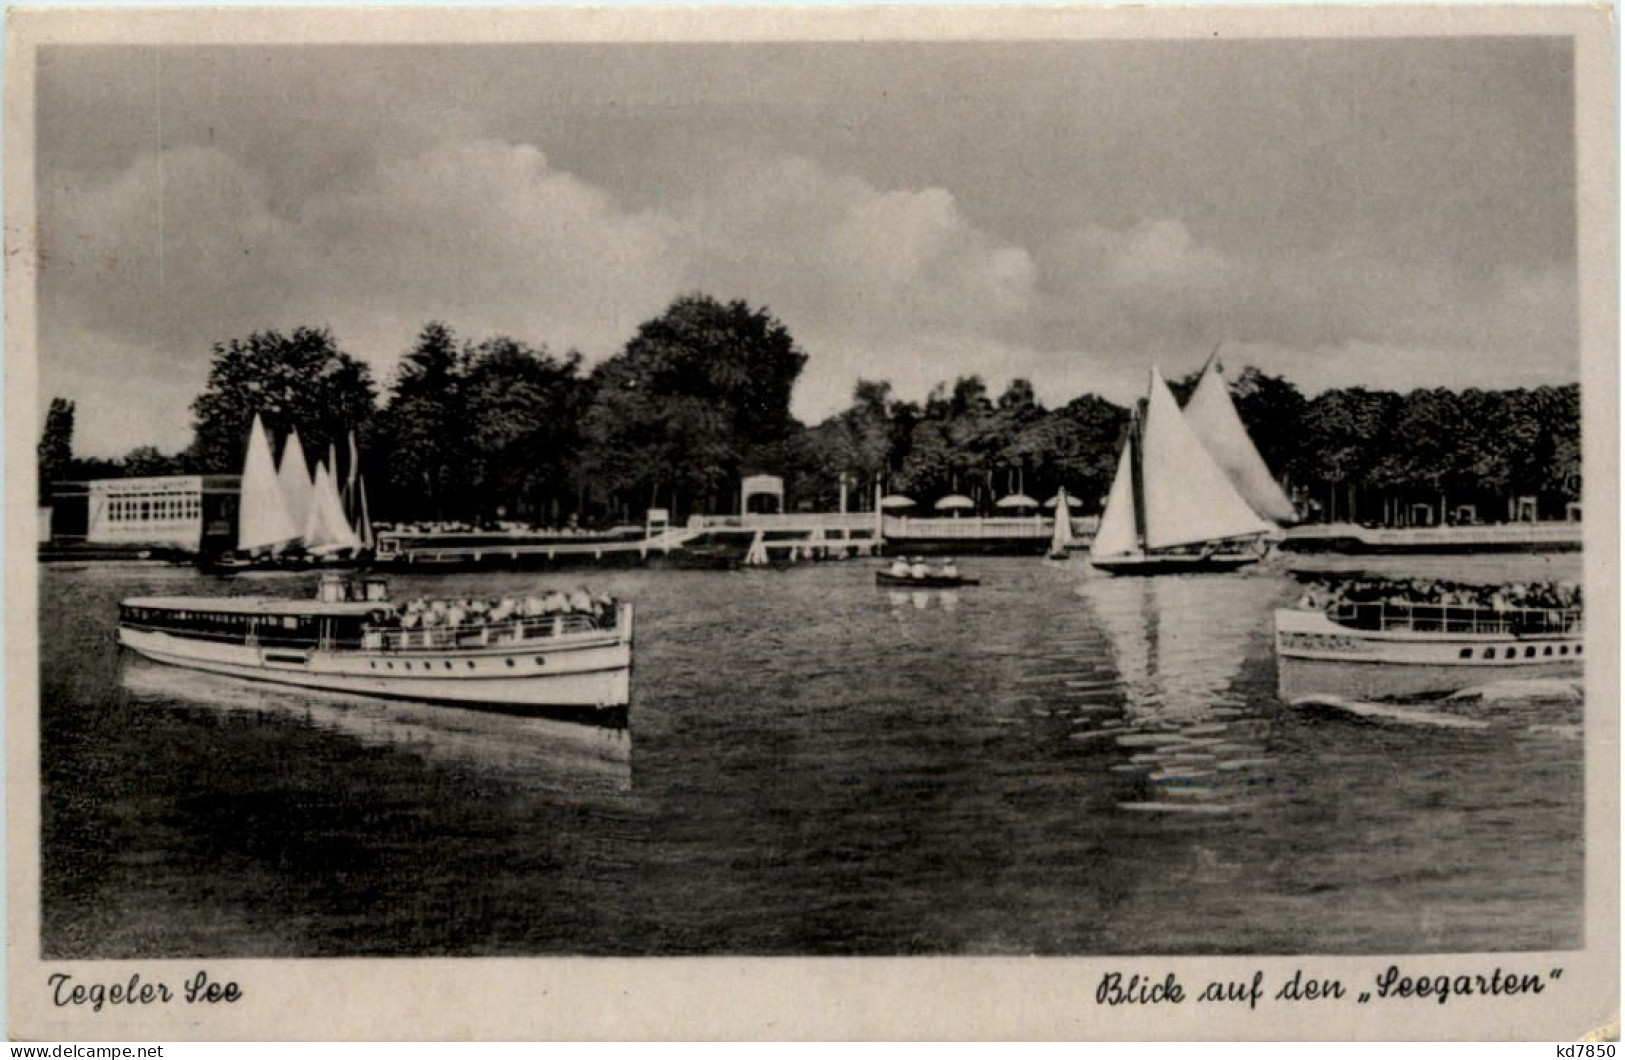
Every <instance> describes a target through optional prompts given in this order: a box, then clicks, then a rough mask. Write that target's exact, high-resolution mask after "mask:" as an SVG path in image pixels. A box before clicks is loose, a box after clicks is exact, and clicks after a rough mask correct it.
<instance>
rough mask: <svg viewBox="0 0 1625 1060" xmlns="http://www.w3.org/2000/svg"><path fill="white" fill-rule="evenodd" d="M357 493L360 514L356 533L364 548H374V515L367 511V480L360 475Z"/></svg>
mask: <svg viewBox="0 0 1625 1060" xmlns="http://www.w3.org/2000/svg"><path fill="white" fill-rule="evenodd" d="M355 495H356V501H357V505H356V506H357V507H358V508H359V509H360V514H359V515H357V517H356V526H355V535H356V537H358V538H359V539H360V540H361V547H362V548H372V547H373V546H374V545H375V544H377V541H376V540H375V539H374V538H373V536H372V516H371V514H369V513H368V511H367V480H366V479H364V478H362V477H361V476H360V475H357V476H356V479H355Z"/></svg>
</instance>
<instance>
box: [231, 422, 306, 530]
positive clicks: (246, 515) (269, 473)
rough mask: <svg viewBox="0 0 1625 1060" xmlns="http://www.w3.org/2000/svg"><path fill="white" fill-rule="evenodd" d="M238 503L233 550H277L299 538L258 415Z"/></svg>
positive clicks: (253, 427) (253, 428) (250, 437)
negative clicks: (234, 548) (235, 548)
mask: <svg viewBox="0 0 1625 1060" xmlns="http://www.w3.org/2000/svg"><path fill="white" fill-rule="evenodd" d="M241 489H242V500H241V503H240V506H239V508H238V513H239V514H238V518H237V551H239V552H244V553H254V552H263V551H267V550H269V551H280V550H281V549H282V548H284V547H286V546H287V545H289V544H290V543H292V542H293V541H295V540H297V539H298V537H299V529H298V527H296V526H295V525H294V522H293V519H292V518H291V517H290V516H289V514H288V504H287V498H286V497H285V496H284V495H283V492H282V484H281V483H280V482H279V481H278V479H277V470H276V465H275V464H274V463H273V462H272V460H271V443H270V440H269V439H268V438H267V437H266V434H265V425H264V424H263V423H261V422H260V418H259V416H258V415H257V414H256V415H255V417H254V425H253V426H252V427H251V428H250V429H249V433H248V454H247V456H245V457H244V459H243V478H242V486H241Z"/></svg>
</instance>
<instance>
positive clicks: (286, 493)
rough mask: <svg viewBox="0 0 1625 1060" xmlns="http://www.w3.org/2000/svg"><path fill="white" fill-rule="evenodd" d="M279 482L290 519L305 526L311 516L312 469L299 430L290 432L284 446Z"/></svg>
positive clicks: (278, 473)
mask: <svg viewBox="0 0 1625 1060" xmlns="http://www.w3.org/2000/svg"><path fill="white" fill-rule="evenodd" d="M276 477H277V482H278V483H280V484H281V486H282V498H283V501H284V503H286V504H287V507H288V518H289V519H290V520H292V522H293V525H294V526H304V525H305V520H306V519H307V518H309V516H310V499H311V483H310V468H309V467H308V466H307V465H306V464H305V447H304V446H303V445H302V444H300V441H299V431H298V430H297V429H295V430H292V431H289V432H288V440H287V441H286V442H285V443H283V446H282V466H281V467H279V468H278V469H277V473H276Z"/></svg>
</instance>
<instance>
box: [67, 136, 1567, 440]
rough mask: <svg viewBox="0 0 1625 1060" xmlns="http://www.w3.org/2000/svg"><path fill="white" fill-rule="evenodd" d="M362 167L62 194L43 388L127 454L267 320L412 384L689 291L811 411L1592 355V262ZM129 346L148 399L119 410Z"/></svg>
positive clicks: (1326, 377)
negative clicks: (1216, 365)
mask: <svg viewBox="0 0 1625 1060" xmlns="http://www.w3.org/2000/svg"><path fill="white" fill-rule="evenodd" d="M335 181H336V182H335V183H333V184H331V185H329V186H327V187H325V188H324V189H323V190H321V191H320V192H318V193H316V194H315V195H314V196H312V197H309V198H306V199H302V200H298V201H294V202H280V201H278V198H277V196H276V195H275V194H274V193H273V191H272V189H271V188H270V187H269V186H268V185H267V183H266V182H264V181H262V180H260V179H259V178H258V177H257V176H256V174H254V173H253V172H250V171H248V170H247V169H245V168H244V166H243V165H241V164H240V163H239V162H238V161H236V160H235V159H234V158H233V157H232V156H231V155H230V154H228V153H226V152H225V151H223V150H220V149H215V148H209V147H188V148H183V149H178V150H173V151H169V152H166V153H165V155H164V157H163V159H162V163H161V164H160V162H159V160H158V159H156V158H155V157H153V156H152V155H150V154H148V155H145V156H142V157H140V158H139V159H137V160H136V161H135V162H134V163H133V164H132V165H131V166H130V167H128V168H127V169H126V170H124V171H123V172H121V173H119V174H117V175H116V176H115V177H113V178H112V179H110V180H104V181H100V182H95V183H84V182H79V181H76V180H75V179H73V178H72V177H71V176H69V177H67V178H65V179H61V180H59V181H57V182H56V183H55V184H53V186H52V187H50V188H47V189H45V203H44V209H43V212H42V219H43V220H44V221H45V223H46V228H45V232H46V239H45V247H46V259H45V264H44V268H43V271H42V290H43V299H42V311H43V331H42V334H43V341H44V344H45V355H46V356H45V359H44V365H45V369H46V378H47V387H46V389H47V391H48V392H47V393H45V394H42V395H41V399H42V401H43V400H44V399H46V398H49V397H50V396H52V395H53V394H55V393H65V395H66V396H69V397H75V396H78V397H81V398H82V399H83V400H84V405H83V406H82V411H81V435H82V437H83V438H84V439H85V440H86V442H87V443H89V442H90V440H91V439H92V438H95V439H97V445H98V446H100V444H101V441H102V440H106V442H107V449H106V450H105V451H122V450H123V449H126V448H128V447H129V446H131V445H135V444H140V443H143V442H152V441H155V440H157V439H159V438H162V439H163V444H166V445H173V444H175V443H176V440H177V439H178V440H182V441H183V440H184V426H183V425H184V423H185V421H186V419H187V416H188V414H187V412H186V405H187V404H188V403H189V401H190V400H191V398H192V396H193V395H194V394H195V393H196V388H197V387H198V386H199V385H201V382H202V379H203V377H204V374H205V372H206V368H207V359H208V350H209V347H210V345H211V344H212V343H214V342H216V341H219V340H223V339H227V338H231V337H237V336H242V335H246V334H247V333H249V332H250V331H253V330H255V329H259V328H265V327H281V328H291V327H293V326H295V325H298V324H313V325H324V326H330V327H332V328H333V329H334V331H335V333H336V335H337V336H338V338H339V340H340V341H341V343H342V344H343V345H344V346H345V347H346V348H348V349H350V350H351V351H352V352H355V353H357V354H358V355H361V356H363V357H364V358H365V359H367V360H368V361H370V362H371V363H372V364H373V365H374V367H375V369H376V370H377V372H378V376H379V381H380V383H381V384H386V383H387V381H388V378H389V375H390V372H391V369H392V366H393V364H394V361H395V359H396V358H397V357H398V355H399V354H400V352H401V351H402V350H404V349H405V348H406V347H407V346H408V345H409V344H410V342H411V341H412V338H413V336H414V334H415V333H416V331H417V330H418V329H419V328H420V327H421V326H422V325H423V323H425V322H426V321H428V320H431V319H441V320H445V321H446V322H448V323H450V324H451V325H452V326H453V327H455V328H456V329H457V330H458V331H459V333H460V334H462V335H464V336H467V337H471V338H480V337H484V336H486V335H490V334H494V333H503V334H511V335H514V336H516V337H519V338H522V339H525V340H527V341H530V342H533V343H545V344H547V345H549V346H550V347H552V348H553V349H555V350H563V349H565V348H568V347H577V348H580V349H582V350H583V351H584V352H585V353H587V354H588V355H589V357H601V356H604V355H607V354H608V353H610V352H612V351H613V350H614V349H616V348H617V347H619V346H620V345H621V344H622V343H623V342H625V341H626V339H627V338H628V337H630V336H631V334H632V333H633V331H634V330H635V328H636V326H637V325H638V324H639V323H640V322H641V321H643V320H645V319H647V318H649V317H651V316H653V315H655V314H656V313H658V312H659V311H660V310H661V309H662V308H663V307H664V306H665V305H666V304H668V303H669V301H670V300H671V299H672V298H673V297H675V296H677V295H678V294H681V293H683V292H685V291H689V290H703V291H706V292H708V293H711V294H713V295H715V296H717V297H720V298H724V299H732V298H743V299H745V300H747V301H749V302H752V303H753V304H756V305H765V306H767V307H769V308H770V309H771V310H772V311H773V312H774V314H775V315H777V316H778V317H779V318H780V319H782V320H783V321H784V322H785V323H786V324H787V325H788V326H789V328H790V330H791V332H792V334H794V335H795V336H796V338H797V340H798V341H799V342H800V343H801V345H802V346H803V348H805V349H806V350H807V351H808V352H809V353H810V354H811V355H812V358H811V361H810V362H809V364H808V367H807V371H806V373H805V375H804V377H803V381H802V383H801V384H800V386H799V387H798V390H797V397H796V411H797V412H798V414H800V415H802V416H803V417H804V418H808V419H817V418H820V417H822V416H824V415H826V414H828V413H829V412H831V411H834V410H835V409H837V408H839V407H841V406H843V405H844V404H845V402H846V400H847V398H848V396H849V395H850V392H851V387H852V384H853V382H854V381H855V379H856V378H858V377H859V376H866V377H871V378H890V379H892V380H893V382H894V383H895V384H896V387H897V389H898V391H899V392H900V393H902V394H904V395H906V396H911V397H918V396H923V394H924V393H925V391H926V390H927V389H928V388H929V387H930V385H931V384H932V383H934V382H936V381H938V380H942V379H951V378H953V377H954V376H956V375H962V374H969V373H972V372H976V373H979V374H981V375H982V376H983V377H984V378H985V379H987V381H988V383H989V385H990V386H991V387H993V388H994V389H997V388H999V387H1001V386H1002V385H1003V384H1004V382H1005V381H1006V380H1008V379H1009V378H1011V377H1012V376H1016V375H1023V376H1027V377H1030V378H1032V379H1033V381H1034V382H1035V384H1036V385H1037V386H1038V388H1039V391H1040V394H1041V396H1043V397H1044V398H1045V399H1046V400H1048V401H1050V402H1052V403H1060V402H1064V401H1066V400H1069V399H1070V398H1071V397H1073V396H1076V395H1077V394H1078V393H1081V392H1083V391H1086V390H1092V391H1095V392H1098V393H1103V394H1106V395H1107V396H1111V397H1114V398H1117V399H1120V400H1121V399H1126V398H1127V397H1129V396H1131V395H1133V394H1134V393H1136V392H1138V390H1139V389H1140V388H1141V387H1142V386H1143V379H1144V372H1145V369H1146V367H1147V366H1148V365H1149V364H1150V363H1152V362H1153V361H1157V362H1159V363H1161V364H1162V365H1163V366H1164V368H1165V369H1166V370H1167V371H1169V372H1170V373H1177V372H1180V371H1183V370H1186V369H1187V368H1190V367H1195V365H1196V364H1198V363H1200V359H1201V357H1203V356H1205V354H1206V352H1207V350H1208V349H1209V348H1211V346H1212V344H1213V343H1215V342H1220V341H1224V342H1225V343H1226V344H1227V348H1228V349H1230V350H1231V351H1232V352H1231V357H1232V359H1245V358H1246V356H1249V355H1256V358H1257V362H1258V363H1259V364H1260V366H1261V367H1265V368H1268V369H1270V370H1272V371H1281V372H1284V373H1285V374H1287V375H1289V376H1290V377H1292V378H1294V379H1295V380H1297V381H1299V382H1300V383H1301V384H1302V385H1304V386H1305V387H1306V389H1310V390H1318V389H1320V388H1322V387H1324V386H1327V385H1339V384H1343V383H1346V382H1354V381H1359V382H1364V383H1366V384H1368V385H1381V386H1404V385H1421V383H1423V382H1426V381H1429V380H1431V381H1432V382H1435V383H1441V382H1454V381H1457V380H1459V379H1461V378H1462V377H1463V373H1462V371H1461V369H1462V366H1463V365H1465V364H1472V363H1474V362H1475V361H1476V362H1477V363H1478V364H1479V366H1480V369H1481V370H1480V371H1479V372H1478V373H1477V375H1476V376H1474V378H1473V380H1472V381H1473V382H1475V383H1478V384H1480V385H1483V384H1485V383H1488V382H1490V381H1492V380H1508V381H1515V380H1523V379H1529V380H1531V381H1548V380H1549V378H1550V375H1551V366H1552V365H1553V364H1554V363H1561V362H1562V359H1563V357H1564V356H1574V355H1573V353H1572V351H1573V349H1574V343H1575V337H1574V331H1575V325H1574V316H1575V309H1574V293H1573V292H1574V278H1573V275H1572V271H1569V272H1565V271H1562V270H1556V271H1548V272H1538V271H1521V272H1513V271H1507V270H1503V271H1501V272H1497V273H1493V274H1489V275H1486V276H1481V277H1477V278H1475V277H1474V275H1473V274H1472V272H1471V268H1470V266H1471V265H1472V264H1473V263H1452V264H1450V265H1441V264H1439V263H1436V262H1435V263H1431V264H1430V263H1425V262H1414V261H1412V262H1403V261H1394V260H1386V259H1383V258H1379V257H1375V256H1373V255H1372V254H1370V253H1366V252H1362V251H1360V250H1356V249H1350V248H1349V247H1347V246H1334V247H1332V248H1329V249H1326V250H1322V251H1319V252H1316V253H1299V254H1297V255H1278V256H1272V257H1269V258H1263V257H1259V256H1255V257H1253V258H1248V257H1247V256H1246V255H1244V254H1243V253H1241V252H1240V251H1238V250H1236V249H1234V248H1225V247H1220V246H1217V245H1215V244H1213V243H1212V242H1210V241H1207V240H1205V239H1203V238H1202V237H1201V236H1200V235H1199V234H1198V233H1197V232H1196V231H1195V230H1193V228H1192V227H1191V226H1190V225H1188V224H1187V223H1186V222H1185V221H1183V220H1182V219H1179V218H1175V217H1153V218H1147V219H1145V220H1142V221H1140V222H1138V223H1133V224H1129V225H1126V226H1123V227H1119V228H1111V227H1106V226H1102V225H1098V224H1092V223H1083V224H1080V225H1078V226H1075V227H1074V228H1072V229H1071V230H1070V231H1061V232H1058V233H1057V234H1056V236H1055V237H1054V239H1053V240H1051V241H1050V242H1049V243H1047V244H1046V245H1044V246H1040V247H1036V248H1027V247H1024V246H1021V245H1018V244H1016V243H1014V242H1011V241H1010V240H1007V239H1004V238H1001V237H1000V236H999V235H998V234H997V233H995V232H992V231H989V230H987V229H985V228H983V227H981V226H979V225H978V224H977V223H976V222H975V220H974V219H973V218H971V217H969V216H967V214H966V212H965V210H964V209H963V207H962V205H961V203H960V202H959V201H958V200H957V199H956V197H955V196H954V195H953V194H952V193H951V192H950V191H949V190H947V189H946V188H944V187H935V186H927V187H914V188H883V187H878V186H876V185H874V184H871V183H869V182H867V181H865V180H862V179H859V178H857V177H855V176H852V175H850V174H844V173H838V172H833V171H830V170H828V169H826V168H824V167H821V166H820V165H818V164H816V163H814V162H812V161H810V160H808V159H805V158H798V157H789V156H775V157H769V158H758V159H754V160H746V161H738V162H735V163H733V164H730V165H728V166H726V167H722V168H719V169H718V170H717V171H715V172H707V173H705V174H704V175H703V179H700V180H698V181H696V182H694V183H693V186H692V188H691V190H690V191H688V192H687V193H685V194H684V195H683V196H682V197H681V198H680V199H674V200H673V201H669V202H666V203H664V204H662V205H660V206H658V207H647V208H634V207H632V206H630V205H628V204H627V203H625V202H623V201H621V200H619V199H618V198H617V197H616V196H614V195H612V194H610V193H609V192H608V191H606V190H605V189H604V188H602V187H598V186H595V185H594V184H592V183H590V182H588V181H585V180H583V179H581V178H580V177H578V176H577V175H575V174H572V173H570V172H567V171H565V170H562V169H560V168H559V167H558V166H556V165H554V164H552V163H551V162H550V161H549V159H548V158H547V156H546V155H545V154H544V153H543V152H542V151H541V150H539V149H538V148H537V147H535V146H533V145H529V144H524V143H512V142H507V141H502V140H496V139H490V138H480V137H474V136H463V137H462V138H458V139H452V140H447V141H444V142H441V143H438V144H432V145H427V146H423V147H421V148H420V149H417V150H414V151H394V152H390V153H387V154H384V155H381V156H379V157H378V158H376V159H374V160H373V161H372V162H371V163H370V164H369V165H365V166H358V167H355V168H354V169H352V170H346V171H345V173H344V175H341V176H337V177H336V178H335ZM160 203H161V208H162V223H161V225H160V223H159V209H160ZM160 248H161V249H160ZM160 256H161V260H162V266H161V268H160ZM1242 351H1246V353H1242ZM1554 351H1556V352H1555V353H1554ZM1531 352H1533V353H1534V354H1535V355H1534V356H1528V354H1530V353H1531ZM132 359H133V361H134V362H138V363H140V364H142V365H145V366H146V370H145V382H144V383H143V384H142V385H141V386H140V387H138V388H137V389H136V390H135V391H134V397H133V398H132V401H133V406H132V407H139V408H140V409H141V410H142V414H141V415H126V414H125V413H124V411H122V410H121V409H119V408H118V407H116V406H117V402H116V400H114V395H116V394H117V393H119V387H120V385H121V383H120V375H121V373H122V372H123V371H124V369H123V367H122V366H123V365H125V364H127V363H131V362H132ZM1186 362H1189V363H1188V364H1187V363H1186ZM1413 380H1414V381H1415V382H1412V381H1413ZM93 421H94V422H93ZM151 424H162V425H163V426H162V427H161V428H159V427H153V426H149V425H151ZM119 437H123V438H125V439H126V440H125V441H124V442H119V441H118V438H119Z"/></svg>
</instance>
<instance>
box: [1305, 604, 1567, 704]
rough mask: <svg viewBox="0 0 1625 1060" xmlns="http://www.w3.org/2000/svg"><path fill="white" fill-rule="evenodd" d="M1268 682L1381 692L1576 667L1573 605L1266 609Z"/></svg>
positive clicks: (1360, 693)
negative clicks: (1270, 650) (1271, 653)
mask: <svg viewBox="0 0 1625 1060" xmlns="http://www.w3.org/2000/svg"><path fill="white" fill-rule="evenodd" d="M1275 654H1276V659H1277V662H1278V669H1277V683H1278V686H1279V689H1280V693H1281V697H1282V698H1283V699H1285V700H1287V701H1288V702H1291V701H1294V700H1298V699H1304V698H1308V697H1312V696H1321V695H1335V696H1353V697H1357V698H1360V699H1390V698H1397V697H1406V696H1416V695H1429V694H1435V693H1445V692H1454V691H1460V690H1462V689H1466V688H1473V687H1476V686H1478V685H1482V684H1486V683H1489V682H1491V681H1497V680H1505V679H1512V678H1518V679H1527V678H1573V677H1580V676H1582V674H1583V670H1584V656H1585V627H1584V620H1583V618H1582V615H1581V609H1580V608H1577V607H1576V608H1506V609H1495V608H1487V607H1478V606H1450V605H1444V604H1412V603H1387V602H1383V603H1341V604H1336V605H1333V606H1331V607H1327V608H1323V609H1316V608H1304V609H1297V608H1294V609H1286V610H1280V611H1277V612H1276V613H1275Z"/></svg>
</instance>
